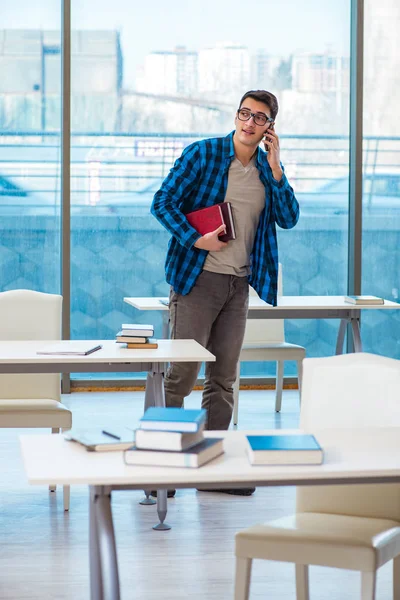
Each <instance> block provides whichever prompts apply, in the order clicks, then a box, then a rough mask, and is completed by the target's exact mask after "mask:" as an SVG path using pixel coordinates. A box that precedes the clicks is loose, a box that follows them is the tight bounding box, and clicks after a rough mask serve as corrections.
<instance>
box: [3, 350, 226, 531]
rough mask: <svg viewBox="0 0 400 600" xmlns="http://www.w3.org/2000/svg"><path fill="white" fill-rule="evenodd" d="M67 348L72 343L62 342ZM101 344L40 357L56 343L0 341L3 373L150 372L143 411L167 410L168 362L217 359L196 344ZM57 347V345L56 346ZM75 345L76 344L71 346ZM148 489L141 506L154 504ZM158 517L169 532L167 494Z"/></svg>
mask: <svg viewBox="0 0 400 600" xmlns="http://www.w3.org/2000/svg"><path fill="white" fill-rule="evenodd" d="M60 343H61V344H63V345H65V347H66V348H68V346H69V345H70V342H68V341H63V342H60ZM99 343H100V344H102V345H103V347H102V348H101V350H97V351H96V352H93V353H92V354H89V355H88V356H65V355H41V354H37V351H38V350H41V349H43V348H44V347H45V346H47V345H50V344H54V340H53V341H0V373H93V372H101V373H104V372H112V373H113V372H116V371H119V372H143V371H145V372H147V381H146V391H145V401H144V409H145V410H146V408H148V407H149V406H165V398H164V372H165V370H166V366H167V364H168V363H169V362H173V361H179V362H203V361H206V362H209V361H211V362H212V361H215V356H214V355H213V354H211V352H209V351H208V350H206V349H205V348H203V346H201V345H200V344H199V343H198V342H195V341H194V340H160V341H159V345H158V348H156V349H147V350H146V349H144V350H142V349H128V348H127V347H126V346H125V345H124V344H117V343H116V342H115V341H111V340H101V341H99V340H94V341H89V342H88V344H89V345H93V346H94V345H96V344H99ZM57 344H58V342H57ZM72 345H73V342H72ZM152 489H154V488H150V489H147V488H146V491H145V493H146V498H145V499H144V500H142V504H155V501H154V500H152V499H150V490H152ZM157 513H158V517H159V519H160V523H159V524H158V525H156V526H155V529H167V528H169V526H168V525H166V524H164V520H165V517H166V515H167V492H166V491H162V492H161V493H160V494H158V495H157Z"/></svg>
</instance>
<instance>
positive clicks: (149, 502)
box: [139, 490, 156, 506]
mask: <svg viewBox="0 0 400 600" xmlns="http://www.w3.org/2000/svg"><path fill="white" fill-rule="evenodd" d="M144 493H145V496H144V498H143V500H141V501H140V502H139V504H141V505H142V506H153V504H155V503H156V501H155V500H154V498H152V497H151V495H150V493H151V490H144Z"/></svg>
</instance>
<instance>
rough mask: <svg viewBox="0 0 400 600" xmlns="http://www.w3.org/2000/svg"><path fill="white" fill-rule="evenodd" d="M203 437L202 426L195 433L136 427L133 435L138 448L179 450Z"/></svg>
mask: <svg viewBox="0 0 400 600" xmlns="http://www.w3.org/2000/svg"><path fill="white" fill-rule="evenodd" d="M202 439H203V427H202V428H201V429H200V430H199V431H197V432H196V433H181V432H179V431H152V430H150V429H137V430H136V435H135V443H136V448H138V449H139V450H170V451H175V452H180V451H181V450H187V448H191V447H192V446H195V445H196V444H198V443H199V442H201V441H202Z"/></svg>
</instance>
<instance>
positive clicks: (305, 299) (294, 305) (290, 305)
mask: <svg viewBox="0 0 400 600" xmlns="http://www.w3.org/2000/svg"><path fill="white" fill-rule="evenodd" d="M160 300H168V298H166V297H161V296H160V297H154V298H140V297H137V298H124V302H126V303H127V304H130V305H131V306H134V307H135V308H137V309H139V310H168V306H165V304H162V303H161V302H160ZM277 308H284V309H289V310H299V309H300V310H310V311H315V310H326V309H328V310H330V309H332V310H347V311H348V310H359V309H363V310H364V309H368V310H382V309H397V308H400V304H399V303H397V302H392V301H391V300H385V301H384V304H370V305H368V304H358V305H355V304H350V303H349V302H345V300H344V296H279V297H278V306H277ZM251 310H266V311H267V310H275V307H274V306H271V305H270V304H267V303H266V302H264V300H261V298H259V297H258V296H250V297H249V311H251Z"/></svg>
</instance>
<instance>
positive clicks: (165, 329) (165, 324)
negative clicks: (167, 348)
mask: <svg viewBox="0 0 400 600" xmlns="http://www.w3.org/2000/svg"><path fill="white" fill-rule="evenodd" d="M162 337H163V340H168V339H169V310H164V311H163V313H162Z"/></svg>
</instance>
